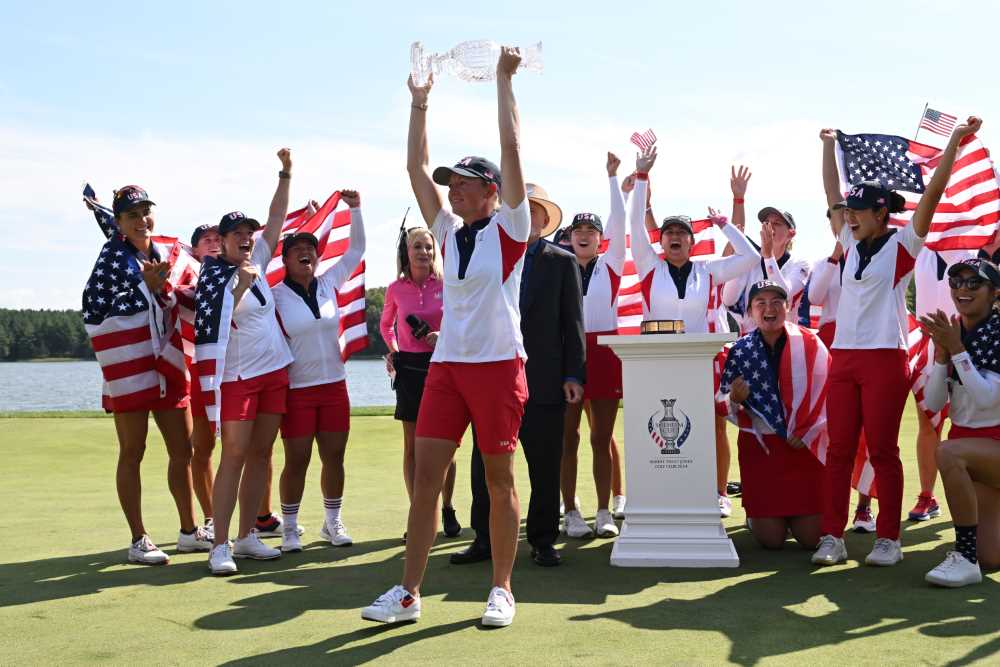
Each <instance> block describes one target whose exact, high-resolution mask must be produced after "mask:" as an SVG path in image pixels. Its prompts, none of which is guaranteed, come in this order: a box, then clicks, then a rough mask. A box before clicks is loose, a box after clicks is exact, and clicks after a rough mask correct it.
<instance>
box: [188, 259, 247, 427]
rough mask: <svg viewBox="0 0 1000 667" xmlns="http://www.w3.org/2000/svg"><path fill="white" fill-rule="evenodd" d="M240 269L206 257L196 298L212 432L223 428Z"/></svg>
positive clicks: (201, 375)
mask: <svg viewBox="0 0 1000 667" xmlns="http://www.w3.org/2000/svg"><path fill="white" fill-rule="evenodd" d="M236 268H237V267H236V266H234V265H233V264H230V263H229V262H227V261H225V260H222V259H216V258H214V257H206V258H205V261H204V263H203V264H202V266H201V275H200V276H199V278H198V289H197V292H196V294H195V302H196V303H197V310H196V312H195V320H194V330H195V347H196V350H197V351H196V354H195V359H196V362H195V365H194V369H195V375H196V377H197V379H198V383H197V384H198V386H197V388H196V390H200V391H201V393H202V401H203V403H204V405H205V413H206V415H207V416H208V421H209V422H210V424H211V426H212V429H213V430H214V431H215V432H216V433H218V432H219V428H220V426H221V421H220V416H221V412H220V411H221V406H222V377H223V373H224V372H225V369H226V346H227V345H228V344H229V332H230V329H231V328H232V322H233V281H234V277H235V275H236Z"/></svg>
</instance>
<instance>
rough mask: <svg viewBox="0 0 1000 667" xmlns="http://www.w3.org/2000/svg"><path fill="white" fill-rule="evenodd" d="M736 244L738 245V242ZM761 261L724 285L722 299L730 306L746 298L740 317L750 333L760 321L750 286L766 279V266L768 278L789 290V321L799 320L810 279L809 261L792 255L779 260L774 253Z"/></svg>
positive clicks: (742, 326)
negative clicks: (755, 314)
mask: <svg viewBox="0 0 1000 667" xmlns="http://www.w3.org/2000/svg"><path fill="white" fill-rule="evenodd" d="M734 247H735V246H734ZM762 261H763V267H762V266H761V262H757V263H756V264H754V266H753V268H751V269H750V270H749V271H748V272H747V273H745V274H744V275H743V276H742V277H740V278H736V279H734V280H730V281H728V282H727V283H726V284H725V286H724V287H723V288H722V303H723V305H725V306H727V307H732V306H735V305H736V304H737V303H739V301H740V299H742V300H743V304H744V309H743V315H742V316H741V317H740V318H738V319H739V322H740V331H742V332H743V333H745V334H746V333H750V332H751V331H753V330H755V329H756V328H757V323H756V322H754V320H753V317H751V316H750V304H749V303H748V299H749V296H750V288H751V287H753V286H754V283H757V282H760V281H761V280H764V278H765V275H764V273H765V272H764V269H766V270H767V276H766V277H767V279H768V280H773V281H774V282H776V283H778V284H779V285H781V287H783V288H784V290H785V292H787V293H788V316H787V319H788V321H789V322H792V323H795V322H798V319H799V318H798V310H799V309H798V302H799V300H800V299H801V298H802V290H804V289H805V286H806V282H807V281H808V280H809V262H808V261H806V260H804V259H798V258H795V257H791V256H789V258H788V259H787V260H785V263H784V264H783V265H779V264H778V260H776V259H775V258H774V257H768V258H767V259H764V260H762Z"/></svg>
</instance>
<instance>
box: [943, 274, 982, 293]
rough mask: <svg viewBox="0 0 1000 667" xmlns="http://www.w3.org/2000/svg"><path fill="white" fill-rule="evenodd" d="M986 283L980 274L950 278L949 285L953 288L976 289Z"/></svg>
mask: <svg viewBox="0 0 1000 667" xmlns="http://www.w3.org/2000/svg"><path fill="white" fill-rule="evenodd" d="M985 283H986V280H984V279H983V278H982V277H980V276H970V277H968V278H948V286H949V287H951V288H952V289H962V288H963V287H964V288H965V289H967V290H970V291H975V290H977V289H979V288H980V287H982V286H983V285H984V284H985Z"/></svg>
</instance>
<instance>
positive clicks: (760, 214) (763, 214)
mask: <svg viewBox="0 0 1000 667" xmlns="http://www.w3.org/2000/svg"><path fill="white" fill-rule="evenodd" d="M772 213H773V214H775V215H776V216H778V217H779V218H781V219H782V220H784V221H785V224H786V225H788V228H789V229H795V218H793V217H792V214H791V213H789V212H788V211H782V210H779V209H776V208H774V207H773V206H765V207H764V208H762V209H760V210H759V211H757V220H759V221H760V222H764V221H765V220H767V216H769V215H771V214H772Z"/></svg>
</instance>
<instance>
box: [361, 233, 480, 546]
mask: <svg viewBox="0 0 1000 667" xmlns="http://www.w3.org/2000/svg"><path fill="white" fill-rule="evenodd" d="M396 276H397V279H396V280H395V281H393V282H392V283H390V284H389V287H388V289H386V291H385V305H384V306H383V308H382V319H381V321H380V322H379V330H380V331H381V333H382V339H383V340H385V344H386V347H388V348H389V356H388V357H387V358H386V364H387V368H388V370H389V372H390V373H393V374H395V379H394V381H393V389H395V391H396V414H395V417H396V419H398V420H399V421H401V422H403V483H404V484H406V495H407V496H408V497H409V498H410V499H412V498H413V474H414V471H415V469H416V461H417V459H416V456H415V454H414V451H413V444H414V441H415V439H416V432H417V414H418V413H419V411H420V399H421V398H423V395H424V382H425V381H426V380H427V371H428V369H429V368H430V363H431V354H432V353H433V352H434V344H435V343H436V342H437V338H438V332H439V331H440V330H441V316H442V314H443V312H444V300H443V295H444V282H442V280H441V261H440V258H439V257H438V251H437V241H435V240H434V235H433V234H432V233H431V230H429V229H427V228H426V227H413V228H411V229H407V230H405V231H403V232H402V233H400V238H399V249H398V252H397V253H396ZM454 491H455V462H454V461H452V462H451V465H450V466H448V473H447V475H446V476H445V479H444V486H443V487H442V488H441V522H442V524H443V526H444V534H445V535H447V536H448V537H455V536H456V535H458V534H459V533H460V532H462V526H461V525H460V524H459V523H458V518H457V517H456V516H455V508H454V507H453V506H452V501H451V499H452V494H453V493H454ZM404 539H405V535H404Z"/></svg>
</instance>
